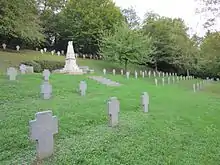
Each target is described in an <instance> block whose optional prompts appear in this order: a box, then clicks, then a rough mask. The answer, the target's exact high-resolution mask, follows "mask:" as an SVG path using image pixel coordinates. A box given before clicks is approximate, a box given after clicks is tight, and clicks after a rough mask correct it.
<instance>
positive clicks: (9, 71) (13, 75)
mask: <svg viewBox="0 0 220 165" xmlns="http://www.w3.org/2000/svg"><path fill="white" fill-rule="evenodd" d="M7 75H8V76H9V80H10V81H14V80H16V77H17V75H18V72H17V69H15V68H14V67H9V68H8V69H7Z"/></svg>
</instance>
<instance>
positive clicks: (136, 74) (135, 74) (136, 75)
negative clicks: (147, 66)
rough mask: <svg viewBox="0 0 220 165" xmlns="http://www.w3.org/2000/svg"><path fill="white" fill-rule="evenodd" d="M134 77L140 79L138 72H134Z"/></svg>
mask: <svg viewBox="0 0 220 165" xmlns="http://www.w3.org/2000/svg"><path fill="white" fill-rule="evenodd" d="M134 77H135V78H136V79H137V77H138V73H137V71H135V72H134Z"/></svg>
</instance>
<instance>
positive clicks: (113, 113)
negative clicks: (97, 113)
mask: <svg viewBox="0 0 220 165" xmlns="http://www.w3.org/2000/svg"><path fill="white" fill-rule="evenodd" d="M119 111H120V103H119V101H118V99H117V97H111V98H110V99H109V101H108V115H109V126H111V127H114V126H116V125H118V114H119Z"/></svg>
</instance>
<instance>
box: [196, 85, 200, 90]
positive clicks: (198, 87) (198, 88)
mask: <svg viewBox="0 0 220 165" xmlns="http://www.w3.org/2000/svg"><path fill="white" fill-rule="evenodd" d="M196 87H197V91H199V90H200V86H199V83H196Z"/></svg>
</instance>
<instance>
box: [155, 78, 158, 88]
mask: <svg viewBox="0 0 220 165" xmlns="http://www.w3.org/2000/svg"><path fill="white" fill-rule="evenodd" d="M154 82H155V85H156V86H157V85H158V81H157V79H156V78H155V80H154Z"/></svg>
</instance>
